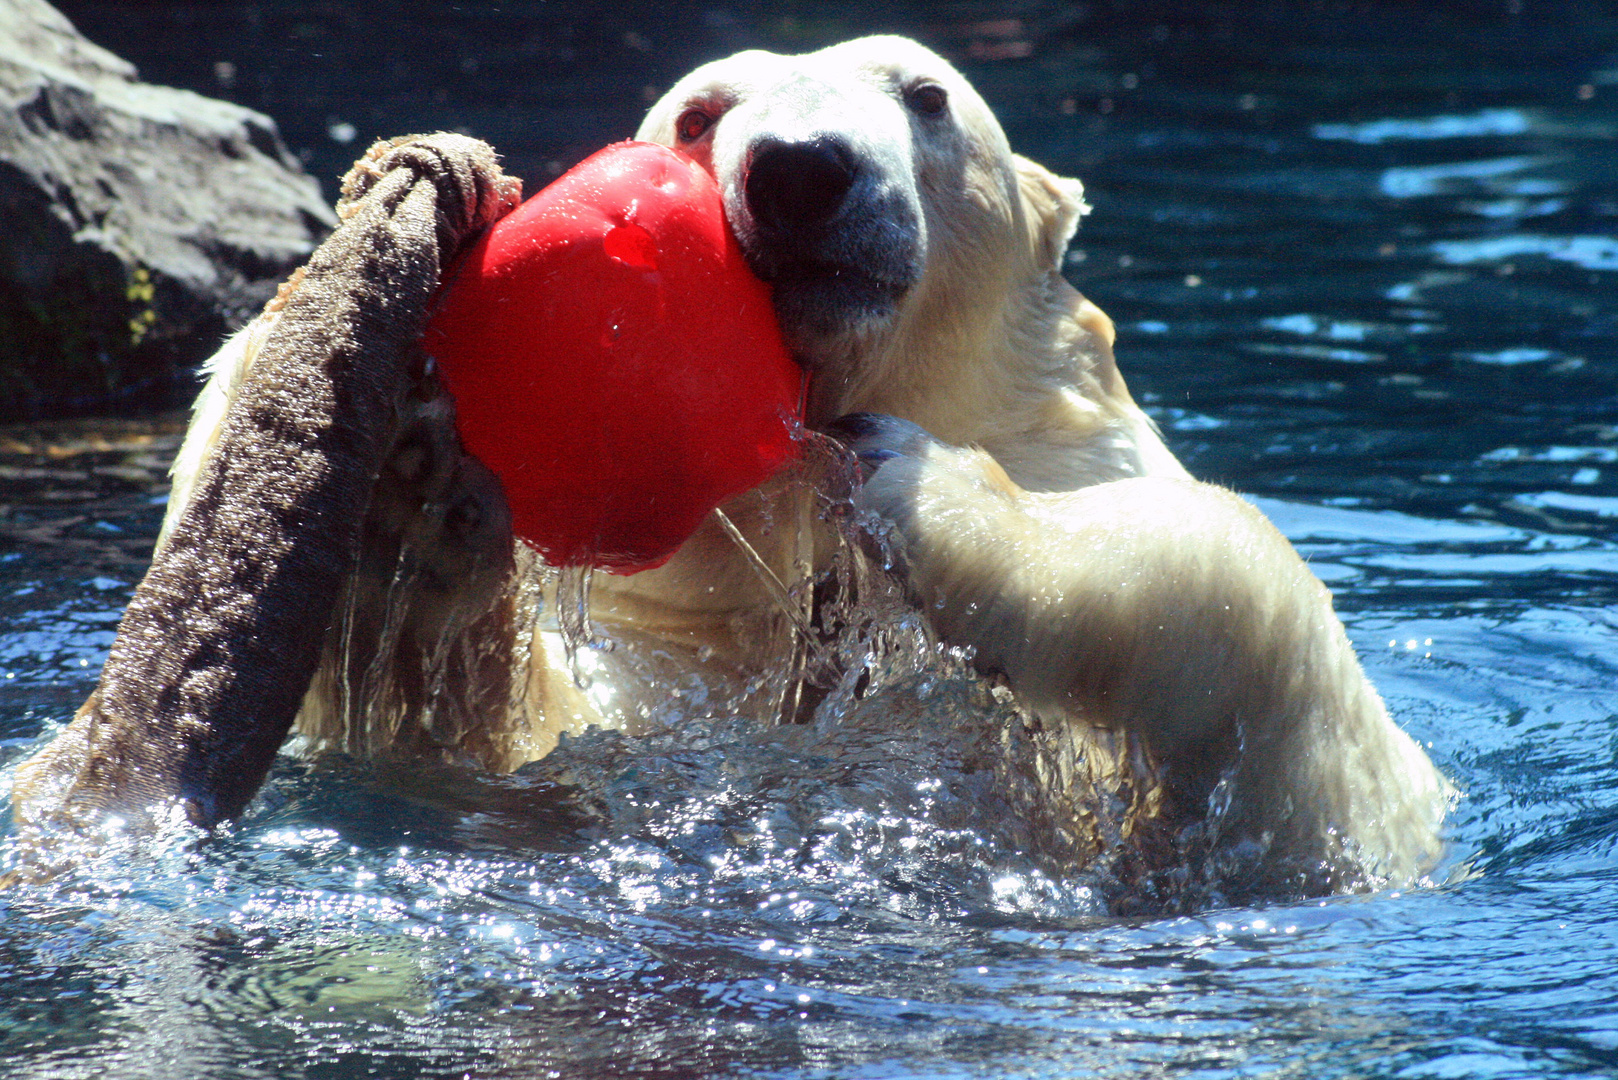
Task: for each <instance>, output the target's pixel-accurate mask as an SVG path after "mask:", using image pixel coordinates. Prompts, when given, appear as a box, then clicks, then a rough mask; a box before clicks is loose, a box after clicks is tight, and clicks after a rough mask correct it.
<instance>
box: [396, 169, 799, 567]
mask: <svg viewBox="0 0 1618 1080" xmlns="http://www.w3.org/2000/svg"><path fill="white" fill-rule="evenodd" d="M422 344H423V347H424V348H425V349H426V351H427V353H428V355H430V356H432V357H433V358H434V359H435V360H436V362H437V363H438V365H439V368H440V370H441V371H442V372H443V376H444V379H445V381H446V382H447V383H448V385H449V389H450V392H451V394H453V395H454V398H455V408H456V414H457V426H458V428H459V431H460V435H461V441H462V442H463V443H464V444H465V445H466V448H467V449H468V450H469V451H471V452H472V453H473V454H475V455H476V456H477V457H478V458H479V459H481V460H482V461H483V463H484V464H485V465H487V466H488V467H489V468H490V469H492V470H493V471H494V473H495V474H496V475H497V476H499V477H500V480H501V482H502V483H503V484H504V486H505V491H506V500H507V502H509V503H510V505H511V514H512V522H513V526H514V528H515V531H516V533H517V535H518V536H520V537H522V538H523V539H524V540H526V541H527V542H528V543H530V544H532V545H533V546H534V547H536V548H537V549H538V550H539V551H540V553H541V554H542V555H543V556H544V557H545V559H546V560H547V561H549V562H551V563H553V564H556V565H559V566H561V565H578V564H583V563H589V564H592V565H595V566H598V567H605V568H607V569H609V570H613V571H616V572H620V573H633V572H635V571H637V570H645V569H649V568H651V567H654V566H657V565H660V564H661V563H663V562H664V561H666V560H667V559H668V557H669V556H670V555H672V554H673V553H674V551H675V549H677V548H678V547H679V546H680V545H681V544H682V543H683V542H684V541H685V539H686V538H687V537H688V536H690V535H691V533H692V532H693V531H694V530H695V529H696V527H697V526H698V525H699V524H700V523H701V521H702V519H703V518H704V517H705V516H706V515H707V514H708V512H709V511H710V510H712V509H713V508H714V507H715V506H717V505H718V504H719V503H720V502H722V501H724V500H725V499H726V498H728V497H730V496H731V495H735V494H737V493H739V492H742V491H745V490H747V489H748V488H750V487H753V486H755V485H757V484H759V483H761V482H762V481H764V480H765V479H767V478H768V477H769V476H770V475H771V474H773V473H774V472H775V471H776V470H778V469H779V468H780V467H781V466H782V465H783V464H785V463H786V461H787V460H788V459H790V458H791V457H792V456H793V455H794V453H795V452H796V449H797V444H796V441H795V433H796V431H797V429H798V423H799V421H800V419H801V407H802V385H803V375H802V371H801V370H800V369H799V367H798V366H797V364H796V363H794V362H793V360H792V358H791V356H790V355H789V354H788V352H787V350H786V347H785V346H784V345H783V344H782V342H781V335H780V330H779V328H778V327H777V325H776V321H775V313H774V311H773V309H772V308H771V306H770V296H769V290H768V289H767V287H766V286H765V285H764V284H763V283H762V282H760V281H759V280H758V279H757V278H756V277H754V276H753V274H752V272H751V271H749V270H748V269H747V266H746V264H745V263H744V262H743V260H742V253H741V250H740V248H739V247H738V246H737V244H736V240H735V238H734V237H733V236H732V235H731V233H730V230H729V229H728V228H727V227H726V225H725V217H724V210H723V204H722V200H721V197H720V192H719V188H718V185H717V184H715V183H714V180H713V177H711V176H710V175H709V174H708V173H707V172H705V171H704V170H703V169H702V168H700V167H699V166H697V165H695V164H693V163H692V162H690V161H688V160H687V159H686V158H684V157H682V156H681V155H679V154H677V153H676V152H675V151H673V150H670V149H669V148H667V147H664V146H658V145H654V144H651V143H634V142H626V143H618V144H616V145H614V146H609V147H608V148H607V149H605V150H602V151H601V152H600V153H598V154H596V155H594V156H593V157H591V158H589V159H587V160H586V161H584V162H583V163H581V164H580V165H578V166H577V167H576V168H574V169H573V170H572V171H570V172H568V173H567V174H565V175H564V176H562V177H561V178H560V179H558V180H557V181H556V182H555V183H553V184H551V185H550V186H549V187H547V188H546V189H545V190H543V191H541V192H540V193H539V194H537V195H535V196H534V197H533V198H531V199H529V200H528V201H527V202H525V203H523V204H522V206H520V207H518V208H517V209H516V210H514V211H513V212H512V213H510V214H509V215H507V216H506V217H504V218H502V219H501V220H500V221H498V222H496V223H495V224H494V226H493V227H492V228H491V229H490V230H489V232H488V234H487V235H486V236H484V237H483V239H482V240H481V241H480V242H479V243H478V244H477V245H476V246H475V247H474V248H472V250H471V251H469V252H468V253H467V254H466V256H465V257H464V258H463V259H462V260H461V261H460V263H459V264H458V265H457V266H456V267H455V268H454V269H453V270H452V271H451V274H450V275H449V276H448V277H447V278H446V285H445V287H444V289H443V291H442V293H441V295H440V298H439V306H438V309H437V311H436V313H435V314H434V316H433V318H432V321H431V322H430V324H429V325H428V328H427V332H426V334H425V335H424V336H423V338H422Z"/></svg>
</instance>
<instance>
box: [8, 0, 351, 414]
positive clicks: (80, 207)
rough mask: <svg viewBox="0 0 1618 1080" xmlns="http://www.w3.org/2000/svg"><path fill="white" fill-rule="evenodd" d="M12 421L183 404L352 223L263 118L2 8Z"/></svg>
mask: <svg viewBox="0 0 1618 1080" xmlns="http://www.w3.org/2000/svg"><path fill="white" fill-rule="evenodd" d="M0 221H3V222H4V227H3V228H0V420H17V419H30V418H35V417H40V416H48V415H66V414H73V413H86V412H94V411H110V410H112V409H118V410H127V409H129V408H132V407H140V406H152V405H159V404H172V403H174V402H175V401H176V400H180V399H183V398H185V397H187V396H189V394H190V393H191V392H192V390H193V388H194V387H195V385H196V384H195V381H194V378H193V375H192V372H193V371H194V370H195V367H196V365H197V364H198V363H199V362H200V361H201V360H203V359H204V358H206V357H207V356H208V355H209V354H211V353H212V352H213V350H214V349H215V348H216V347H217V346H218V344H219V341H220V339H221V338H222V337H223V335H224V334H225V333H226V332H228V331H229V330H230V329H231V328H233V327H234V326H236V325H238V324H240V323H241V322H243V321H245V320H246V319H247V318H248V317H249V316H251V315H252V314H253V313H254V312H256V311H257V309H258V308H259V307H260V306H261V305H262V304H263V303H264V301H265V300H266V299H268V297H269V296H271V295H272V294H273V293H274V290H275V287H276V284H277V283H278V282H279V281H280V280H281V279H282V278H283V277H285V275H286V274H287V273H288V272H290V271H291V269H292V268H294V267H296V266H298V265H299V264H301V263H302V262H303V261H304V259H306V258H307V257H308V255H309V252H310V251H312V250H313V249H314V246H315V245H316V244H317V243H319V241H320V240H321V238H322V237H323V236H324V235H325V234H326V233H327V232H328V231H329V230H330V228H331V227H332V226H333V225H334V224H335V223H336V219H335V217H334V216H333V214H332V212H331V209H330V208H329V207H328V206H327V205H326V204H325V203H324V201H323V200H322V198H321V194H320V189H319V187H318V185H317V184H316V183H315V181H314V180H313V179H311V178H310V177H309V176H308V175H306V174H305V173H304V171H303V170H302V169H301V168H300V166H299V164H298V161H297V159H296V158H294V157H293V156H292V155H291V154H290V153H289V152H288V151H287V148H286V146H285V145H284V144H283V143H282V141H281V137H280V135H279V133H278V132H277V131H276V128H275V124H274V122H273V121H271V120H270V119H269V118H268V117H266V116H264V115H262V114H260V113H257V112H254V111H253V110H251V109H246V108H243V107H241V106H239V105H233V104H230V103H228V102H222V101H215V100H212V99H210V98H205V97H202V96H200V95H198V94H194V93H191V92H190V91H187V90H176V89H172V88H169V87H163V86H152V85H149V84H146V83H142V82H140V81H139V80H138V78H137V75H136V71H135V68H134V67H133V66H132V65H130V64H129V63H127V62H125V61H124V60H121V59H119V58H118V57H117V56H114V55H113V54H112V53H110V52H108V51H106V50H105V49H102V48H100V47H98V46H96V45H94V44H91V43H90V42H89V41H87V40H86V39H85V38H83V37H82V36H80V35H79V33H78V32H77V31H76V30H75V29H74V28H73V26H72V24H71V23H69V22H68V20H67V19H66V18H64V17H63V16H62V15H61V14H60V13H59V12H57V11H56V10H55V9H54V8H52V7H50V6H49V5H48V4H46V3H44V2H43V0H0Z"/></svg>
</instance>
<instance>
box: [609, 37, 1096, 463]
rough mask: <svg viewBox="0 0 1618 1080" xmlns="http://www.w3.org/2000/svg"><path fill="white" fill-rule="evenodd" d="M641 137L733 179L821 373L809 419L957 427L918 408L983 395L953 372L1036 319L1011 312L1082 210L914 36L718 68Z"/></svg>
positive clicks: (656, 113)
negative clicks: (875, 415)
mask: <svg viewBox="0 0 1618 1080" xmlns="http://www.w3.org/2000/svg"><path fill="white" fill-rule="evenodd" d="M637 137H638V138H641V139H644V140H648V141H653V142H660V143H663V144H665V145H668V146H672V147H675V148H677V149H679V150H681V151H683V152H685V153H687V154H689V155H690V156H692V157H693V158H695V159H696V160H697V161H699V162H700V163H701V164H702V165H703V166H704V167H706V168H708V169H709V170H710V171H711V172H712V173H713V175H714V177H715V178H716V179H717V180H718V181H719V184H720V187H721V189H722V191H723V193H724V201H725V212H726V215H727V217H728V219H729V221H730V225H731V228H732V229H733V231H734V232H735V234H736V237H737V239H738V241H739V242H740V244H741V247H742V250H743V251H744V253H745V254H746V257H747V260H748V263H749V265H750V266H751V267H752V268H753V270H754V272H755V273H757V274H758V275H759V277H761V278H763V279H764V280H765V281H766V282H768V283H769V284H770V285H771V287H772V289H773V292H774V297H775V304H776V310H777V314H778V316H779V318H780V321H781V325H782V329H783V331H784V333H785V335H786V337H787V340H788V343H789V344H790V345H791V346H792V348H793V349H794V351H795V352H796V353H797V355H798V356H799V358H800V359H801V360H802V361H803V362H804V363H805V364H807V365H808V366H809V368H810V370H811V371H812V372H813V373H814V386H815V389H814V390H813V391H812V392H811V401H810V418H811V421H812V422H813V421H816V420H825V419H829V418H830V417H832V416H835V415H837V414H839V413H841V412H845V411H849V410H852V409H880V410H882V411H886V412H895V413H899V414H901V415H909V416H910V418H911V419H915V420H917V421H918V422H921V423H926V424H928V425H929V427H931V428H932V429H933V430H935V431H937V430H938V425H940V424H942V426H944V427H946V428H948V427H951V426H952V425H950V424H949V423H948V421H947V418H942V417H935V416H930V415H927V409H926V408H925V407H924V406H923V405H922V404H921V403H922V402H924V401H925V400H928V399H931V400H940V399H943V400H955V399H961V400H963V401H964V399H968V398H970V397H972V396H973V395H972V394H971V393H970V391H969V389H968V388H967V387H965V386H957V385H955V384H956V383H959V382H960V381H961V379H962V378H966V379H967V381H968V382H970V373H969V370H968V369H970V368H972V367H974V366H975V367H977V368H979V369H986V368H987V367H988V366H992V363H991V361H990V360H989V358H988V357H987V355H986V354H987V353H988V352H992V351H994V350H996V349H1002V348H1003V347H1004V345H1005V342H1006V341H1007V339H1008V338H1010V337H1012V336H1015V332H1016V330H1017V329H1019V328H1021V329H1027V328H1026V327H1022V326H1021V324H1023V323H1026V322H1027V321H1028V320H1027V318H1025V317H1024V314H1025V313H1023V314H1019V315H1018V316H1016V317H1015V319H1013V318H1010V317H1008V309H1010V308H1013V307H1018V308H1026V307H1027V306H1028V303H1029V301H1028V294H1029V293H1030V292H1039V291H1041V290H1044V291H1045V292H1049V291H1050V288H1051V284H1050V281H1049V279H1051V278H1052V277H1056V276H1057V267H1058V263H1059V261H1060V258H1061V255H1062V252H1063V251H1064V250H1065V248H1066V245H1067V240H1068V238H1069V236H1071V234H1072V232H1073V229H1074V227H1075V226H1076V224H1077V221H1078V217H1079V215H1080V214H1081V213H1083V212H1084V210H1085V209H1086V208H1085V206H1084V203H1083V201H1082V193H1081V188H1080V186H1079V184H1078V182H1077V181H1072V180H1063V179H1060V178H1058V177H1056V176H1053V175H1052V174H1051V173H1049V172H1047V171H1046V170H1044V169H1043V168H1041V167H1039V166H1038V165H1035V164H1034V163H1032V162H1030V161H1027V160H1025V159H1022V158H1019V157H1017V156H1015V155H1013V154H1012V153H1011V149H1010V147H1009V145H1008V143H1007V141H1006V136H1005V133H1004V132H1003V131H1002V130H1001V128H1000V125H999V123H998V122H997V121H996V120H995V118H994V115H993V113H992V112H990V110H989V107H988V106H987V105H986V104H985V103H984V101H983V99H982V98H981V97H979V96H978V94H977V93H976V91H974V90H973V89H972V87H971V85H970V84H968V83H967V81H966V80H965V79H964V78H962V76H961V75H960V74H959V73H958V72H957V71H955V69H954V68H952V67H951V66H950V65H949V64H948V63H947V62H946V61H944V60H943V59H942V58H940V57H939V56H937V55H936V54H934V53H933V52H931V51H929V50H928V49H926V48H924V47H922V46H921V45H919V44H917V43H916V42H914V41H910V40H908V39H905V38H899V37H868V38H862V39H859V40H855V41H850V42H845V43H843V44H840V45H835V46H832V47H830V48H827V49H822V50H821V51H819V52H815V53H810V54H807V55H804V56H778V55H776V54H773V53H768V52H761V51H752V52H744V53H739V54H737V55H735V56H732V57H730V58H728V59H725V60H719V61H716V62H714V63H710V64H707V65H705V66H703V67H700V68H698V69H697V70H696V71H694V72H692V73H691V74H690V75H688V76H686V77H685V78H684V79H681V80H680V81H679V83H677V84H676V85H675V86H674V87H673V88H672V89H670V90H669V92H668V93H667V94H666V95H664V97H663V98H662V100H661V101H659V102H658V103H657V104H656V105H654V106H653V107H652V109H651V111H650V113H649V114H648V115H647V117H646V119H645V121H644V122H643V123H642V125H641V128H640V131H639V133H638V136H637ZM1058 280H1059V279H1058ZM1013 321H1015V322H1016V323H1018V324H1019V326H1018V327H1013V326H1012V325H1011V323H1012V322H1013ZM1032 336H1035V337H1041V336H1043V337H1044V338H1048V339H1049V338H1054V337H1056V336H1059V335H1057V334H1055V333H1054V331H1052V332H1044V331H1037V330H1036V331H1033V334H1032ZM1000 366H1001V367H1004V365H1000ZM957 369H959V370H957ZM981 404H982V402H981V399H979V401H978V403H977V405H976V406H974V407H981ZM939 433H940V434H942V435H944V436H945V437H949V435H950V434H964V433H961V432H948V431H944V432H939Z"/></svg>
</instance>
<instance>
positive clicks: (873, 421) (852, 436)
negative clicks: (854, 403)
mask: <svg viewBox="0 0 1618 1080" xmlns="http://www.w3.org/2000/svg"><path fill="white" fill-rule="evenodd" d="M883 419H884V417H883V416H882V415H881V414H880V413H865V412H856V413H844V414H843V415H842V416H839V417H838V418H837V419H835V420H833V421H832V422H831V423H829V424H827V425H826V434H828V435H831V436H834V437H835V438H836V439H837V440H838V441H839V442H842V443H847V444H852V443H854V442H856V441H858V440H860V439H864V438H867V437H868V436H871V435H875V434H876V433H877V432H879V431H881V430H882V421H883Z"/></svg>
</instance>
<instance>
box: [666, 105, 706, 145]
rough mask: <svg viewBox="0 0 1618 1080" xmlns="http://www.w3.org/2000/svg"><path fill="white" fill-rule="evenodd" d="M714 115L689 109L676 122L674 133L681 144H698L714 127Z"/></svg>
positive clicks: (701, 110) (700, 110)
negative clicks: (678, 137)
mask: <svg viewBox="0 0 1618 1080" xmlns="http://www.w3.org/2000/svg"><path fill="white" fill-rule="evenodd" d="M713 122H714V117H713V114H712V113H710V112H708V111H707V110H705V109H687V110H685V112H683V113H681V114H680V118H679V119H678V120H676V121H674V131H675V133H676V134H677V135H679V136H680V141H681V142H696V141H697V140H698V139H700V138H702V136H703V135H705V134H707V131H708V129H709V128H711V127H713Z"/></svg>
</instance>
